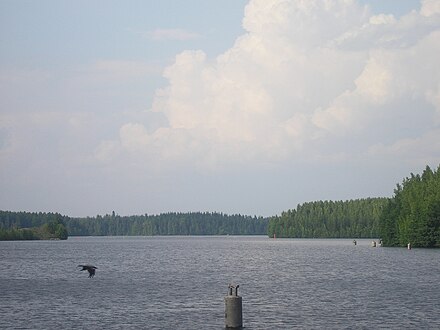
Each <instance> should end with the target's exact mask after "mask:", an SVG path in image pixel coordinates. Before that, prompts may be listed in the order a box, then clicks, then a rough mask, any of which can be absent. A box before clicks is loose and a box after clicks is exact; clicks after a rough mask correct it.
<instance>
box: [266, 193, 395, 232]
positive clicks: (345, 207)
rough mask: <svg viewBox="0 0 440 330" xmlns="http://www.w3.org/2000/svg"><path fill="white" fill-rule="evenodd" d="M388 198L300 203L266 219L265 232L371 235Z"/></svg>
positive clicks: (377, 228) (377, 230)
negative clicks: (266, 230)
mask: <svg viewBox="0 0 440 330" xmlns="http://www.w3.org/2000/svg"><path fill="white" fill-rule="evenodd" d="M387 202H388V199H387V198H366V199H355V200H349V201H316V202H309V203H304V204H299V205H298V206H297V208H296V209H293V210H288V211H285V212H282V213H281V215H280V216H274V217H271V218H270V220H269V227H268V235H269V236H270V237H273V236H274V235H275V236H276V237H294V238H348V237H350V238H371V237H378V236H379V229H380V225H379V218H380V215H381V212H382V210H383V208H384V207H385V205H386V204H387Z"/></svg>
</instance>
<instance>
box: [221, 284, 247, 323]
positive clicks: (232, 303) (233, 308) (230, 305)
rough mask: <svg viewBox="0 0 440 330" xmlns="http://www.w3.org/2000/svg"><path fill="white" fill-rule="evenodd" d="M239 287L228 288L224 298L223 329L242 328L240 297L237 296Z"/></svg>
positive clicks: (230, 286)
mask: <svg viewBox="0 0 440 330" xmlns="http://www.w3.org/2000/svg"><path fill="white" fill-rule="evenodd" d="M238 287H239V285H231V284H229V286H228V295H227V296H226V297H225V327H226V328H235V329H240V328H241V327H242V326H243V313H242V303H241V297H240V296H239V295H238Z"/></svg>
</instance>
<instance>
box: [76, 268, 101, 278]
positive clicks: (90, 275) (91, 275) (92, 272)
mask: <svg viewBox="0 0 440 330" xmlns="http://www.w3.org/2000/svg"><path fill="white" fill-rule="evenodd" d="M78 267H82V269H81V271H83V270H87V271H88V272H89V277H93V276H95V269H98V267H95V266H92V265H78Z"/></svg>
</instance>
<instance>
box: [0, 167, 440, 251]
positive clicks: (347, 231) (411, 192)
mask: <svg viewBox="0 0 440 330" xmlns="http://www.w3.org/2000/svg"><path fill="white" fill-rule="evenodd" d="M68 234H69V235H73V236H112V235H145V236H153V235H227V234H230V235H269V236H270V237H273V236H276V237H292V238H382V241H383V244H384V245H385V246H405V245H406V244H408V243H411V244H412V246H414V247H440V166H439V168H438V169H437V170H435V171H433V170H431V169H430V168H429V167H428V166H427V167H426V168H425V170H424V171H423V173H422V174H421V175H419V174H417V175H414V174H412V173H411V176H410V177H409V178H406V179H404V180H403V182H402V184H398V185H397V188H396V189H395V191H394V196H393V197H392V198H365V199H355V200H348V201H315V202H308V203H304V204H299V205H298V206H297V208H296V209H291V210H288V211H285V212H282V213H281V215H279V216H273V217H270V218H263V217H256V216H254V217H251V216H246V215H240V214H238V215H227V214H223V213H216V212H213V213H211V212H190V213H163V214H159V215H148V214H145V215H135V216H119V215H116V214H115V212H112V214H111V215H110V214H106V215H104V216H101V215H97V216H96V217H86V218H70V217H68V216H63V215H61V214H59V213H41V212H40V213H30V212H10V211H0V240H5V239H48V238H60V239H65V238H67V235H68Z"/></svg>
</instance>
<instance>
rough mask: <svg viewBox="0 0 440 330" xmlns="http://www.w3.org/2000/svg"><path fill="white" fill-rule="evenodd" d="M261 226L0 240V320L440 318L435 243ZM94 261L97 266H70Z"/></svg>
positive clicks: (403, 322) (416, 325)
mask: <svg viewBox="0 0 440 330" xmlns="http://www.w3.org/2000/svg"><path fill="white" fill-rule="evenodd" d="M357 241H358V244H357V246H354V245H353V243H352V240H350V239H329V240H320V239H310V240H308V239H269V238H267V237H263V236H246V237H240V236H218V237H217V236H216V237H211V236H208V237H206V236H201V237H194V236H192V237H186V236H185V237H182V236H170V237H163V236H162V237H70V238H69V239H68V240H67V241H20V242H18V241H14V242H0V328H1V329H58V328H63V329H84V328H90V329H223V328H224V300H223V299H224V296H225V295H226V294H227V291H228V284H229V283H234V284H239V285H240V288H239V292H238V293H239V295H241V296H242V297H243V325H244V327H245V328H246V329H324V328H325V329H370V328H391V329H440V250H439V249H412V250H407V249H404V248H383V247H378V248H372V247H370V243H371V240H357ZM79 264H92V265H95V266H97V267H98V269H97V271H96V276H95V277H94V278H91V279H89V278H88V273H87V272H81V271H79V268H78V267H77V265H79Z"/></svg>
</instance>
